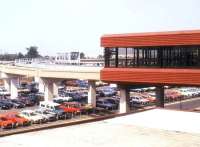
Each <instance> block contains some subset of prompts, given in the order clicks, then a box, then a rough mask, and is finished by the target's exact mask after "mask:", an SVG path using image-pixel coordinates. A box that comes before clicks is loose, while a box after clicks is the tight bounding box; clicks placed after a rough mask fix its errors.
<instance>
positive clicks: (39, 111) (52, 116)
mask: <svg viewBox="0 0 200 147" xmlns="http://www.w3.org/2000/svg"><path fill="white" fill-rule="evenodd" d="M35 113H37V114H39V115H41V116H43V117H45V118H46V119H47V120H48V121H55V120H57V117H56V113H54V112H49V111H47V110H46V109H41V108H40V109H36V110H35Z"/></svg>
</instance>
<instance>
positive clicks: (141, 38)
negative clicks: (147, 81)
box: [101, 30, 200, 47]
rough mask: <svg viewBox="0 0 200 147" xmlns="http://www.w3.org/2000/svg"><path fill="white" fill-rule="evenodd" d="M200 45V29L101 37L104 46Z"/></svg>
mask: <svg viewBox="0 0 200 147" xmlns="http://www.w3.org/2000/svg"><path fill="white" fill-rule="evenodd" d="M179 45H180V46H185V45H200V30H189V31H171V32H149V33H131V34H113V35H104V36H102V37H101V46H102V47H149V46H179Z"/></svg>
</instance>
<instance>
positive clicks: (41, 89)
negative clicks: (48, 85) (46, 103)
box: [34, 77, 44, 93]
mask: <svg viewBox="0 0 200 147" xmlns="http://www.w3.org/2000/svg"><path fill="white" fill-rule="evenodd" d="M34 81H35V82H36V83H38V89H39V92H41V93H44V81H43V79H42V78H40V77H34Z"/></svg>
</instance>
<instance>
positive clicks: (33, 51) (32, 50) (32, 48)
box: [0, 46, 42, 61]
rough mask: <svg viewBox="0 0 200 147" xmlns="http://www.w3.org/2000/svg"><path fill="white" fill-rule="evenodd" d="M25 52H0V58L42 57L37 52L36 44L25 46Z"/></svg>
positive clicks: (7, 59)
mask: <svg viewBox="0 0 200 147" xmlns="http://www.w3.org/2000/svg"><path fill="white" fill-rule="evenodd" d="M26 50H27V53H26V54H23V53H21V52H19V53H16V54H8V53H5V54H0V60H1V61H12V60H15V59H20V58H38V57H42V56H41V55H40V54H39V52H38V47H37V46H30V47H29V48H26Z"/></svg>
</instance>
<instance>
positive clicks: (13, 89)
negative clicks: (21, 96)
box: [10, 77, 19, 99]
mask: <svg viewBox="0 0 200 147" xmlns="http://www.w3.org/2000/svg"><path fill="white" fill-rule="evenodd" d="M18 85H19V78H17V77H13V78H11V79H10V98H11V99H15V98H17V97H18V89H17V86H18Z"/></svg>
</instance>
